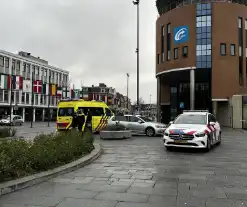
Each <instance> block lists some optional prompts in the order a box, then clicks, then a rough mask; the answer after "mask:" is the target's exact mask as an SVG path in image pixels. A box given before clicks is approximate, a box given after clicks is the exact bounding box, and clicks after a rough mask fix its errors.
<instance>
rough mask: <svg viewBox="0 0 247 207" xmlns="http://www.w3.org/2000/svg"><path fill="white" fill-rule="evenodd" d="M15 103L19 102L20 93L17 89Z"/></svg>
mask: <svg viewBox="0 0 247 207" xmlns="http://www.w3.org/2000/svg"><path fill="white" fill-rule="evenodd" d="M15 103H20V94H19V91H16V95H15Z"/></svg>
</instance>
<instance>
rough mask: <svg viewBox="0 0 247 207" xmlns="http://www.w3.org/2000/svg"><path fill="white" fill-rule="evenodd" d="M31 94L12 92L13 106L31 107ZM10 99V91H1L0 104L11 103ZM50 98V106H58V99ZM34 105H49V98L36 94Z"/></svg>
mask: <svg viewBox="0 0 247 207" xmlns="http://www.w3.org/2000/svg"><path fill="white" fill-rule="evenodd" d="M31 96H32V95H31V94H29V93H24V92H22V93H19V92H12V95H11V100H12V103H13V105H15V104H28V105H31ZM9 98H10V91H8V90H0V103H9ZM49 98H50V105H51V106H57V103H58V100H59V98H58V97H55V96H52V97H49ZM33 101H34V105H48V101H49V100H48V96H46V95H40V96H39V94H34V100H33Z"/></svg>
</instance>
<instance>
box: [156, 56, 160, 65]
mask: <svg viewBox="0 0 247 207" xmlns="http://www.w3.org/2000/svg"><path fill="white" fill-rule="evenodd" d="M157 64H160V54H158V55H157Z"/></svg>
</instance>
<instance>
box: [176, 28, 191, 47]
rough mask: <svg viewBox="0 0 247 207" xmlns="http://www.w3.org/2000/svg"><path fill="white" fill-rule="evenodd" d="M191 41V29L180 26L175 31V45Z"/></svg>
mask: <svg viewBox="0 0 247 207" xmlns="http://www.w3.org/2000/svg"><path fill="white" fill-rule="evenodd" d="M188 40H189V27H188V26H180V27H175V28H174V30H173V41H174V43H175V44H180V43H184V42H187V41H188Z"/></svg>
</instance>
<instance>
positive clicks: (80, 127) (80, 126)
mask: <svg viewBox="0 0 247 207" xmlns="http://www.w3.org/2000/svg"><path fill="white" fill-rule="evenodd" d="M77 121H78V130H79V131H80V132H83V131H84V129H83V126H84V124H85V114H84V113H83V111H82V110H79V109H78V111H77Z"/></svg>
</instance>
